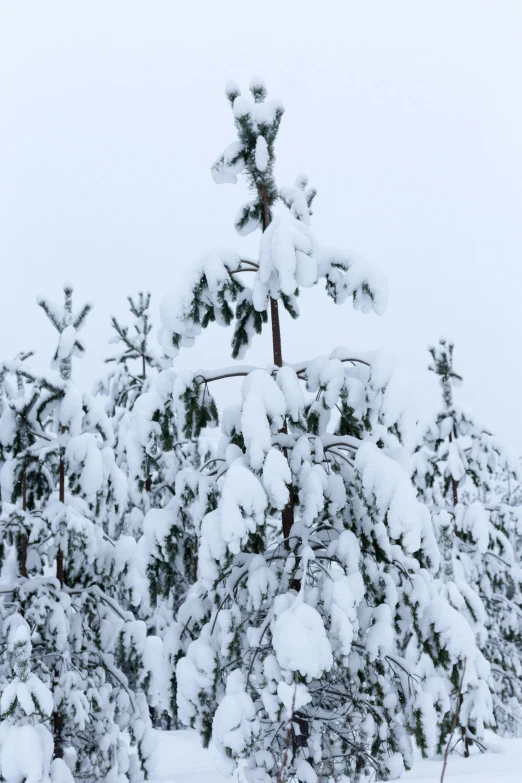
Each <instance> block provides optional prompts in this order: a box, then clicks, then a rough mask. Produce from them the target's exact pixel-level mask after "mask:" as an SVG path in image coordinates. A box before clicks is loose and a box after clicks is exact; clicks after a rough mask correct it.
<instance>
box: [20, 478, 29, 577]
mask: <svg viewBox="0 0 522 783" xmlns="http://www.w3.org/2000/svg"><path fill="white" fill-rule="evenodd" d="M22 510H23V511H24V512H25V511H27V465H24V467H23V469H22ZM24 525H25V514H24ZM27 544H28V540H27V532H26V530H25V527H23V528H22V531H21V533H20V576H22V577H24V578H26V577H27Z"/></svg>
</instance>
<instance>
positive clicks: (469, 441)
mask: <svg viewBox="0 0 522 783" xmlns="http://www.w3.org/2000/svg"><path fill="white" fill-rule="evenodd" d="M430 353H431V356H432V364H431V365H430V367H429V369H430V370H431V371H432V372H434V373H435V374H436V375H437V376H438V377H439V379H440V384H441V389H442V399H443V409H442V410H441V411H440V412H439V413H438V414H437V415H436V417H435V419H434V420H433V421H431V422H429V423H428V426H427V427H426V429H425V431H424V432H423V433H422V434H421V440H420V444H419V446H418V448H417V451H416V455H415V468H414V480H415V483H416V485H417V487H418V488H419V492H420V494H421V497H422V498H423V499H424V501H425V502H426V503H427V504H428V506H429V507H430V509H431V511H432V514H433V518H434V522H435V529H436V531H437V536H438V539H439V544H440V549H441V553H442V556H443V557H442V563H441V570H440V579H441V581H442V582H443V583H444V585H445V591H446V595H447V598H448V600H449V602H450V603H451V604H452V605H453V606H455V607H456V608H457V609H458V610H459V611H460V612H461V613H462V614H464V615H465V616H466V619H467V621H468V624H469V626H470V627H471V628H472V629H473V632H474V633H475V636H476V638H477V642H478V644H479V645H480V648H481V650H482V652H483V654H484V656H485V658H486V659H487V661H488V662H489V663H490V665H491V673H492V680H491V678H490V679H489V682H490V685H491V689H492V691H493V707H494V720H493V716H492V718H491V723H493V722H496V725H497V727H498V728H499V729H501V730H503V731H506V730H507V727H508V726H510V729H509V730H512V729H513V726H514V722H516V721H517V720H519V718H518V717H515V716H519V715H520V698H519V697H520V694H521V691H520V688H519V687H518V684H516V683H515V680H516V678H517V672H519V671H520V629H521V627H522V626H520V619H521V618H522V613H521V612H520V601H521V598H522V594H521V592H520V587H521V573H520V566H519V562H518V557H517V556H516V555H515V549H514V547H513V537H514V536H517V535H518V534H517V533H515V528H514V526H513V524H512V520H511V519H510V516H509V513H508V509H507V508H506V507H505V506H504V504H503V503H499V502H498V498H495V494H496V493H495V484H496V477H497V476H498V474H499V472H502V473H504V475H509V476H511V477H514V476H515V475H516V472H517V466H516V464H515V461H514V459H513V458H512V456H511V455H510V454H509V452H508V450H507V449H506V448H505V446H504V445H503V444H502V443H501V441H500V440H499V439H498V438H496V437H494V436H493V435H492V434H491V433H490V432H488V431H487V430H485V429H484V428H482V427H481V426H480V425H479V424H478V423H477V421H476V419H475V417H474V416H473V414H472V412H471V411H470V410H469V409H467V408H463V407H460V406H458V405H457V404H456V403H455V401H454V394H453V390H454V387H455V386H458V385H460V384H461V382H462V377H461V376H460V375H459V374H458V373H456V372H455V370H454V367H453V344H451V343H448V342H447V341H446V340H440V342H439V345H438V346H436V347H432V348H430ZM470 695H471V694H470ZM468 698H469V696H466V694H464V696H463V700H462V704H461V705H460V712H459V723H460V727H461V734H462V737H463V739H464V748H465V750H464V752H465V754H468V752H469V750H468V745H469V742H470V739H472V733H473V726H472V715H473V712H474V710H473V708H472V706H471V704H470V703H467V699H468ZM470 723H471V733H470Z"/></svg>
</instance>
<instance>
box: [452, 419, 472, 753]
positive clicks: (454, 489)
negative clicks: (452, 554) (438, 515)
mask: <svg viewBox="0 0 522 783" xmlns="http://www.w3.org/2000/svg"><path fill="white" fill-rule="evenodd" d="M452 441H453V433H452V432H450V434H449V442H450V443H451V442H452ZM451 494H452V498H453V506H456V505H457V503H458V502H459V487H458V484H457V482H456V481H455V479H454V478H453V476H452V477H451ZM455 535H456V536H457V538H460V535H459V533H458V532H457V531H455ZM463 699H464V697H463V695H462V693H461V694H460V695H459V700H458V709H459V714H460V708H461V707H462V701H463ZM460 733H461V735H462V741H463V743H464V757H465V758H468V757H469V746H470V740H469V737H468V733H467V730H466V727H465V726H461V727H460Z"/></svg>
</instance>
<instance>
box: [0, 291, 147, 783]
mask: <svg viewBox="0 0 522 783" xmlns="http://www.w3.org/2000/svg"><path fill="white" fill-rule="evenodd" d="M40 304H41V306H42V308H43V310H44V311H45V313H46V315H47V316H48V318H49V320H50V321H51V323H52V324H53V326H54V327H55V328H56V330H57V331H58V347H57V349H56V351H55V354H54V358H53V364H52V367H53V369H54V370H55V372H54V373H53V374H52V375H50V376H41V377H40V376H37V375H36V374H34V373H31V372H29V371H28V370H27V369H26V367H25V362H24V361H22V360H21V359H20V360H19V361H16V362H14V363H13V364H12V365H11V366H8V367H6V368H5V370H6V375H5V376H4V384H3V390H4V401H3V406H2V408H3V410H2V418H1V421H0V436H1V441H2V444H3V449H4V459H5V463H4V465H3V467H2V474H1V479H2V508H1V521H2V525H3V529H4V535H3V539H4V541H6V542H7V543H9V542H10V541H12V543H13V544H16V545H17V550H18V567H17V566H16V565H13V564H11V568H10V573H9V583H8V584H6V585H4V587H3V588H2V590H3V593H4V595H6V596H8V598H9V600H8V601H4V603H3V604H2V611H1V615H2V616H1V622H2V636H3V637H4V638H5V637H7V636H8V632H9V628H10V627H11V626H12V624H13V623H14V622H15V621H16V618H20V615H22V616H23V618H24V619H25V622H26V623H27V626H28V627H29V629H30V641H31V642H32V644H33V646H34V648H35V652H36V654H37V655H36V660H35V676H36V677H37V678H39V680H41V682H42V683H43V684H44V685H45V687H46V688H47V689H49V690H50V692H51V694H52V703H53V706H52V717H51V727H52V735H53V742H54V757H55V759H62V758H63V759H64V760H65V762H66V764H67V766H68V768H70V769H71V771H72V772H73V774H74V776H75V778H77V779H84V778H95V779H97V780H105V779H109V778H110V779H112V778H113V777H114V776H117V777H118V778H119V779H120V780H131V781H139V780H141V779H142V778H143V776H144V775H145V774H146V771H147V764H148V758H149V755H150V752H151V745H150V743H151V736H150V729H149V719H148V709H147V703H146V697H145V690H146V689H147V686H148V683H149V681H150V680H151V672H150V671H149V669H148V662H149V661H150V659H151V655H150V652H149V650H150V649H151V647H154V646H155V644H156V642H155V640H154V639H152V638H147V636H146V629H145V627H144V624H143V623H140V622H139V621H137V620H135V618H134V616H133V615H132V614H131V613H130V612H129V611H127V610H125V609H122V608H121V607H120V606H119V605H118V603H117V602H116V601H115V599H114V596H115V595H116V594H121V592H122V589H123V588H122V585H124V584H126V585H127V589H128V590H129V591H131V590H132V588H133V584H132V578H131V576H132V573H133V570H132V568H131V565H130V564H131V562H132V559H133V558H134V557H135V548H136V544H135V542H133V544H134V547H133V548H131V547H130V546H129V541H128V540H126V539H124V538H122V539H120V540H118V541H114V540H112V539H111V538H110V537H109V536H108V535H107V533H106V532H105V531H104V530H103V527H102V525H101V524H100V517H102V516H103V508H104V505H105V504H106V503H107V502H111V497H113V495H112V492H111V486H112V487H114V485H115V484H117V483H118V480H117V478H116V479H115V475H116V473H115V471H116V472H117V468H116V467H115V462H114V454H113V451H112V443H113V434H112V430H111V426H110V422H109V420H108V418H107V416H106V415H105V413H104V411H103V409H102V408H101V406H100V405H99V404H97V403H96V401H95V399H94V398H93V397H92V396H91V395H89V394H85V393H82V392H81V391H80V389H79V388H78V387H77V386H76V385H75V382H74V380H73V357H74V356H81V355H82V354H83V352H84V348H83V345H82V343H81V340H80V338H79V336H78V332H79V331H80V329H81V327H82V326H83V323H84V321H85V318H86V316H87V314H88V312H89V309H90V307H89V306H84V307H83V308H82V309H81V310H80V311H78V312H76V311H74V309H73V303H72V288H71V287H70V286H68V285H66V286H65V288H64V305H63V307H58V306H55V305H54V304H52V303H51V302H48V301H46V300H42V301H41V302H40ZM22 358H23V357H22ZM123 511H124V504H123V503H120V512H119V513H123ZM4 571H5V568H4ZM158 641H159V640H158ZM118 644H124V645H125V647H126V651H127V656H128V659H129V660H131V661H133V662H134V666H135V668H136V670H137V671H139V678H138V680H137V688H136V692H132V691H131V690H130V688H129V684H128V682H127V678H126V677H125V675H124V674H123V673H122V672H121V671H120V670H119V669H118V667H117V666H116V664H115V661H114V653H115V650H116V648H117V645H118ZM8 658H9V650H8V649H7V648H3V650H2V653H1V657H0V667H1V671H3V672H6V671H7V670H8V666H9V660H8ZM4 693H5V692H4ZM149 695H150V694H149ZM3 712H5V710H3ZM126 732H128V733H129V734H130V736H131V738H132V744H133V746H134V747H135V748H136V751H137V752H136V753H129V749H128V742H127V739H126V737H125V734H126Z"/></svg>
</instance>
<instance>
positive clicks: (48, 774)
mask: <svg viewBox="0 0 522 783" xmlns="http://www.w3.org/2000/svg"><path fill="white" fill-rule="evenodd" d="M12 620H13V621H15V622H12V623H11V627H10V629H9V635H8V640H7V648H8V651H9V653H10V654H11V655H12V662H13V670H14V675H15V676H14V679H12V680H11V682H10V683H9V684H8V685H7V687H5V688H4V689H3V692H2V699H1V701H0V712H1V715H0V718H1V720H2V723H1V724H0V776H1V779H2V780H3V781H6V783H19V781H20V780H26V781H29V783H49V781H52V782H53V783H68V782H69V781H71V783H72V775H71V773H70V772H69V770H68V768H67V766H66V765H65V763H64V762H63V760H62V759H55V760H54V761H53V762H52V763H51V759H52V755H53V738H52V735H51V732H50V731H49V728H48V725H49V722H50V718H51V715H52V711H53V697H52V693H51V691H50V690H49V688H47V686H46V685H45V684H44V683H43V682H42V681H41V680H40V679H39V678H38V677H37V676H36V675H35V674H33V673H32V672H31V662H30V658H31V647H32V645H31V641H30V631H29V627H28V625H27V623H25V621H24V620H23V618H22V617H21V616H20V615H14V616H13V617H12Z"/></svg>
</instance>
